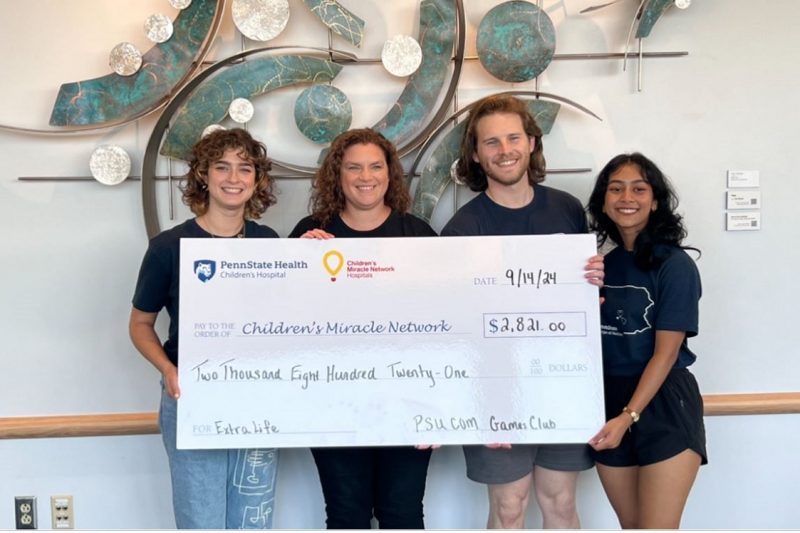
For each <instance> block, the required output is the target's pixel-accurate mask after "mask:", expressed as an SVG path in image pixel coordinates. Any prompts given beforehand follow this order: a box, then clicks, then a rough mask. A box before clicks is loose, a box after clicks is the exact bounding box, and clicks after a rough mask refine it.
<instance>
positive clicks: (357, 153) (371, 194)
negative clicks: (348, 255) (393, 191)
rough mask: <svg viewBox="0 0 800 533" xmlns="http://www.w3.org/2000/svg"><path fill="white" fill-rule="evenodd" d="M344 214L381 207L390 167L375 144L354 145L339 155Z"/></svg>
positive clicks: (381, 150)
mask: <svg viewBox="0 0 800 533" xmlns="http://www.w3.org/2000/svg"><path fill="white" fill-rule="evenodd" d="M339 177H340V184H341V187H342V194H344V198H345V207H344V210H345V211H350V210H360V211H371V210H373V209H378V208H382V207H383V205H384V196H386V191H387V190H388V189H389V165H388V164H387V163H386V155H385V154H384V153H383V149H381V147H380V146H378V145H375V144H371V143H370V144H353V145H351V146H349V147H348V148H347V149H346V150H345V151H344V154H343V155H342V167H341V170H340V172H339Z"/></svg>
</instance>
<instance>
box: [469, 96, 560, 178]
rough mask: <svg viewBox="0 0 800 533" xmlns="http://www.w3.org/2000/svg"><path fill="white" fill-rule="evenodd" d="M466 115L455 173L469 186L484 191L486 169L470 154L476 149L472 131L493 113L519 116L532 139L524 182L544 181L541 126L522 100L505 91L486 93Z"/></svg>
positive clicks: (544, 166) (475, 140)
mask: <svg viewBox="0 0 800 533" xmlns="http://www.w3.org/2000/svg"><path fill="white" fill-rule="evenodd" d="M471 107H472V109H471V110H470V112H469V118H468V119H467V129H466V132H465V133H464V138H463V139H462V141H461V152H460V157H459V159H458V163H457V165H456V173H457V174H458V175H459V176H460V177H461V178H462V179H463V180H464V182H465V183H466V184H467V186H469V188H470V189H472V190H473V191H477V192H482V191H485V190H486V189H487V188H488V187H489V182H488V178H487V176H486V172H484V170H483V168H482V167H481V164H480V163H478V162H476V161H475V159H474V155H475V152H476V143H477V141H478V139H477V132H476V131H475V130H476V128H477V125H478V121H480V119H482V118H483V117H485V116H488V115H494V114H495V113H510V114H515V115H519V118H520V119H522V127H523V128H524V129H525V133H526V134H527V135H528V137H533V138H534V139H536V143H535V146H534V148H533V153H531V160H530V163H529V164H528V183H530V184H531V185H533V184H534V183H541V182H542V181H544V175H545V169H546V164H545V160H544V151H543V150H544V147H543V146H542V130H541V128H539V125H538V124H536V119H534V118H533V116H531V114H530V112H528V107H527V106H526V105H525V102H523V101H522V100H520V99H519V98H516V97H514V96H511V95H508V94H495V95H491V96H487V97H485V98H482V99H481V100H478V101H477V102H475V103H474V104H472V106H471Z"/></svg>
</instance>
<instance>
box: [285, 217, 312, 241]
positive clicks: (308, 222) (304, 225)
mask: <svg viewBox="0 0 800 533" xmlns="http://www.w3.org/2000/svg"><path fill="white" fill-rule="evenodd" d="M314 227H315V226H314V224H313V220H312V219H311V217H305V218H303V219H302V220H301V221H300V222H298V223H297V225H296V226H295V227H294V229H293V230H292V232H291V233H289V238H290V239H297V238H299V237H300V236H301V235H302V234H303V233H305V232H307V231H308V230H310V229H314Z"/></svg>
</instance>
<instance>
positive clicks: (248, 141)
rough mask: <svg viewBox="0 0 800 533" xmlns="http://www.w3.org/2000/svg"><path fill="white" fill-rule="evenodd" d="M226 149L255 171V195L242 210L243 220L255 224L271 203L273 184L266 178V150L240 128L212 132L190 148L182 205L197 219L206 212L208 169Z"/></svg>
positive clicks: (273, 197) (268, 165) (268, 164)
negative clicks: (235, 152) (190, 155)
mask: <svg viewBox="0 0 800 533" xmlns="http://www.w3.org/2000/svg"><path fill="white" fill-rule="evenodd" d="M230 149H234V150H238V151H239V155H240V156H241V157H242V159H246V160H247V161H249V162H250V163H252V164H253V166H254V167H255V171H256V186H255V191H253V196H252V197H251V198H250V200H248V201H247V203H246V204H245V206H244V218H245V219H250V220H257V219H258V218H260V217H261V215H263V214H264V211H266V210H267V208H268V207H269V206H271V205H272V204H274V203H275V195H274V194H273V183H272V179H270V177H269V171H270V170H272V162H271V161H270V159H269V158H268V157H267V147H266V146H264V144H263V143H262V142H260V141H257V140H255V139H253V136H252V135H250V133H249V132H248V131H247V130H243V129H241V128H232V129H229V130H217V131H214V132H212V133H209V134H208V135H206V136H205V137H203V138H202V139H200V140H199V141H197V143H196V144H195V145H194V146H193V147H192V158H191V159H190V160H189V172H188V173H187V174H186V183H185V184H184V185H183V187H182V188H181V190H182V191H183V203H184V204H186V205H187V206H189V209H191V210H192V213H194V214H195V215H197V216H200V215H203V214H205V212H206V211H208V202H209V198H208V183H207V182H208V168H209V167H210V166H211V165H212V164H213V163H214V162H216V161H219V160H220V159H221V158H222V156H223V155H224V154H225V151H226V150H230Z"/></svg>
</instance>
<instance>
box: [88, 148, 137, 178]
mask: <svg viewBox="0 0 800 533" xmlns="http://www.w3.org/2000/svg"><path fill="white" fill-rule="evenodd" d="M89 169H90V170H91V171H92V176H94V179H96V180H97V181H99V182H100V183H102V184H103V185H117V184H119V183H122V182H123V181H125V178H127V177H128V175H129V174H130V173H131V158H130V156H129V155H128V152H126V151H125V150H124V149H123V148H122V147H120V146H117V145H115V144H104V145H103V146H98V147H97V148H96V149H95V151H94V152H92V157H91V158H90V159H89Z"/></svg>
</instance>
